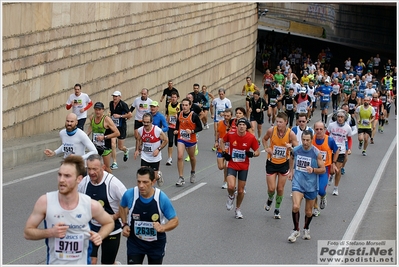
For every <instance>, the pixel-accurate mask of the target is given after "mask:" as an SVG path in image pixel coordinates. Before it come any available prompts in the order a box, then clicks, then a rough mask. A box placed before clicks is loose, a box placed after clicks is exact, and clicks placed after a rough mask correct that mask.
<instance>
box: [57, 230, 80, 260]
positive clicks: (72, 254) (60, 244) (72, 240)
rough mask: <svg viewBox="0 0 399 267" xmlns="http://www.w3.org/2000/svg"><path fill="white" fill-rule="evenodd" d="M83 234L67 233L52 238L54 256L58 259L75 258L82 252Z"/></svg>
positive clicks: (78, 257)
mask: <svg viewBox="0 0 399 267" xmlns="http://www.w3.org/2000/svg"><path fill="white" fill-rule="evenodd" d="M83 241H84V235H83V234H67V235H66V236H65V237H64V238H58V237H56V238H54V248H55V256H56V257H57V259H60V260H68V261H72V260H77V259H80V258H81V257H82V254H83Z"/></svg>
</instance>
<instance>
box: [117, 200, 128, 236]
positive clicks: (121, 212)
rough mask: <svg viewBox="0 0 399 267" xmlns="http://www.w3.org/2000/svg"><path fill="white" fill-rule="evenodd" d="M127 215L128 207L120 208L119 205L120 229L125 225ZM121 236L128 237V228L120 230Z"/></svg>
mask: <svg viewBox="0 0 399 267" xmlns="http://www.w3.org/2000/svg"><path fill="white" fill-rule="evenodd" d="M128 213H129V208H128V207H122V206H121V205H119V215H120V217H121V220H122V227H123V226H124V225H125V224H127V214H128ZM122 234H123V236H124V237H129V235H130V227H123V228H122Z"/></svg>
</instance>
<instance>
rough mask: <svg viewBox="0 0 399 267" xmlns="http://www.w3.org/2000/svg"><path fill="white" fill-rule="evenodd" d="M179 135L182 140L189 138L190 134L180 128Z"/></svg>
mask: <svg viewBox="0 0 399 267" xmlns="http://www.w3.org/2000/svg"><path fill="white" fill-rule="evenodd" d="M180 137H181V139H183V140H190V134H189V133H188V132H187V131H186V130H180Z"/></svg>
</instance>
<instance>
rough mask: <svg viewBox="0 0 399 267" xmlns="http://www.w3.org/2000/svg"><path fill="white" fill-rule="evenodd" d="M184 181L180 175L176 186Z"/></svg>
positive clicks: (181, 184)
mask: <svg viewBox="0 0 399 267" xmlns="http://www.w3.org/2000/svg"><path fill="white" fill-rule="evenodd" d="M185 183H186V182H185V181H184V178H183V177H181V176H180V177H179V179H178V180H177V182H176V186H183V185H184V184H185Z"/></svg>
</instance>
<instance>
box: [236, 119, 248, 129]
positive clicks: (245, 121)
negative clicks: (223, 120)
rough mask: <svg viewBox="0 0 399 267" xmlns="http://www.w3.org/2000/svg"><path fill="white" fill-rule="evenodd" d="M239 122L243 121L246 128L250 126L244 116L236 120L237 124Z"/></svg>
mask: <svg viewBox="0 0 399 267" xmlns="http://www.w3.org/2000/svg"><path fill="white" fill-rule="evenodd" d="M240 123H245V125H246V126H247V128H251V124H249V121H248V120H247V119H245V118H241V119H239V120H238V121H237V125H238V124H240Z"/></svg>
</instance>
